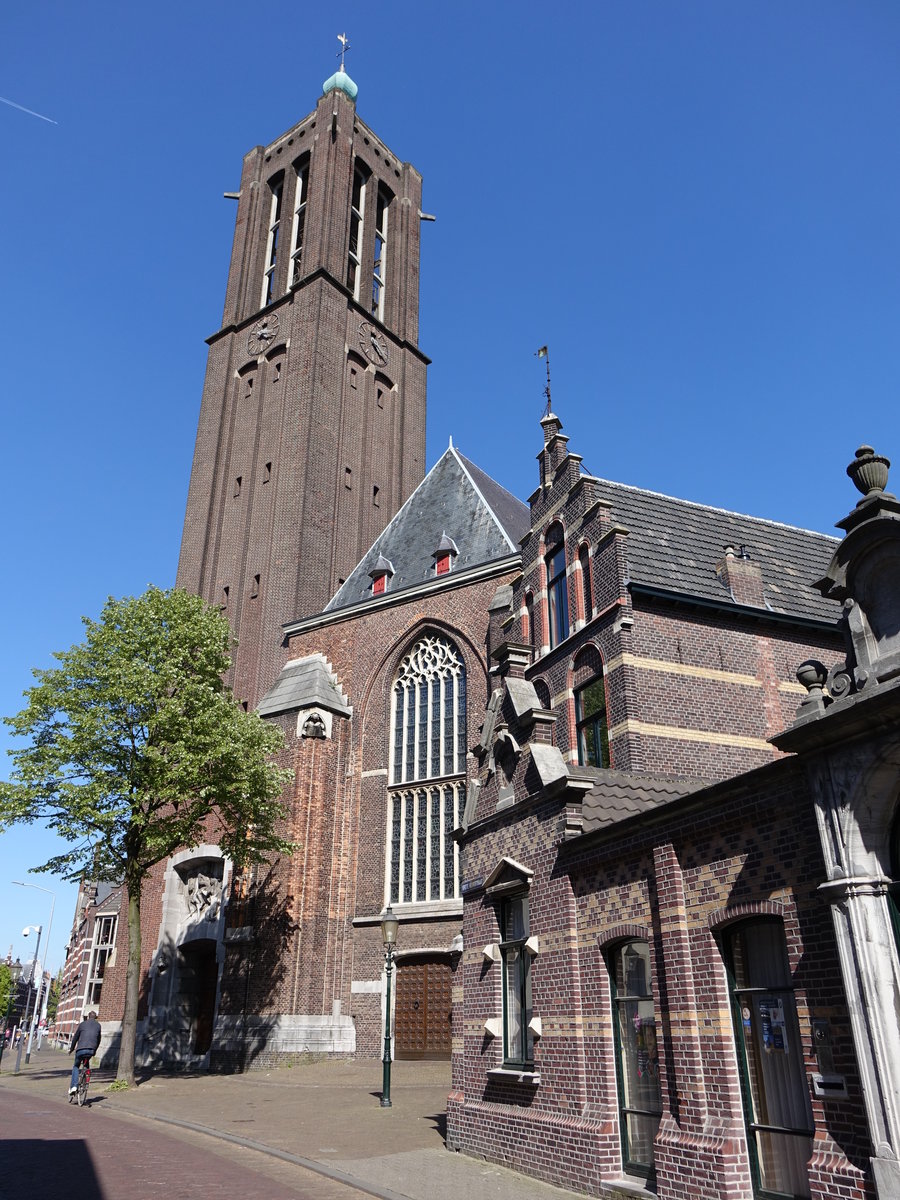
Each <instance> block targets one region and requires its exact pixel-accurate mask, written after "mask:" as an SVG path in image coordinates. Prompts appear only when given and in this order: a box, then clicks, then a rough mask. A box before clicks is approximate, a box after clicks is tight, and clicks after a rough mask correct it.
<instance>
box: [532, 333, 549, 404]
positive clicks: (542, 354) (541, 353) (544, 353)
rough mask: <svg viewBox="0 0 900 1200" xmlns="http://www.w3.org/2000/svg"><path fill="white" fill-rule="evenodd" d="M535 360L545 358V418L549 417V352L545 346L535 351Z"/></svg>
mask: <svg viewBox="0 0 900 1200" xmlns="http://www.w3.org/2000/svg"><path fill="white" fill-rule="evenodd" d="M535 358H546V360H547V386H546V387H545V388H544V395H545V396H546V397H547V411H546V412H545V413H544V416H545V417H549V416H550V410H551V406H550V351H549V350H548V349H547V347H546V346H541V348H540V350H536V351H535Z"/></svg>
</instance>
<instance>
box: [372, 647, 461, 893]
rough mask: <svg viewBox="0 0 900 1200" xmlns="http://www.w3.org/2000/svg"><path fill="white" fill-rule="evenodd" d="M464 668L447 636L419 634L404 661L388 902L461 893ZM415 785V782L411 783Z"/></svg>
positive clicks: (395, 732)
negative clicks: (458, 837) (455, 836)
mask: <svg viewBox="0 0 900 1200" xmlns="http://www.w3.org/2000/svg"><path fill="white" fill-rule="evenodd" d="M466 749H467V747H466V669H465V664H464V663H463V660H462V656H461V654H460V653H459V651H458V650H457V648H456V647H455V646H454V645H453V643H452V642H451V641H449V640H448V639H447V638H444V637H441V636H439V635H436V634H428V635H426V636H425V637H423V638H420V639H419V641H418V642H416V644H415V645H414V646H413V647H412V649H411V650H410V651H409V653H408V654H407V655H405V657H404V659H403V661H402V662H401V664H400V670H399V671H398V672H397V678H396V681H395V683H394V689H393V704H392V712H391V752H392V754H391V757H392V762H391V774H390V779H391V786H390V789H389V791H388V828H387V835H388V855H387V859H388V878H387V898H388V902H389V903H391V904H415V903H422V902H425V901H429V900H452V899H455V898H456V897H457V896H458V894H459V865H458V857H459V856H458V851H457V848H456V844H455V842H454V841H453V840H452V838H451V836H450V835H451V834H452V832H453V830H454V829H455V828H456V826H457V824H458V823H459V816H460V811H461V807H462V802H463V796H464V791H465V771H466ZM410 785H415V786H410Z"/></svg>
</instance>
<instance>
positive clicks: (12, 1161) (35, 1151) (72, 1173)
mask: <svg viewBox="0 0 900 1200" xmlns="http://www.w3.org/2000/svg"><path fill="white" fill-rule="evenodd" d="M12 1181H15V1193H13V1192H7V1191H6V1190H5V1185H6V1183H9V1182H12ZM13 1194H15V1195H16V1196H65V1197H66V1200H104V1196H103V1189H102V1187H101V1186H100V1180H99V1179H98V1178H97V1175H96V1172H95V1171H94V1164H93V1163H92V1162H91V1156H90V1152H89V1151H88V1148H87V1146H86V1145H85V1144H84V1142H78V1141H70V1140H65V1141H44V1140H43V1139H37V1138H10V1139H4V1141H3V1180H2V1181H0V1196H12V1195H13Z"/></svg>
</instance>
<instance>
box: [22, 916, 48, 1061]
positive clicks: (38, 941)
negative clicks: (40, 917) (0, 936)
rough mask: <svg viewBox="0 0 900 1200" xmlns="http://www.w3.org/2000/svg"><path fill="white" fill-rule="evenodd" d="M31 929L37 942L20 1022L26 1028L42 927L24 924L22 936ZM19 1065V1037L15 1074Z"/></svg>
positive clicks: (26, 935)
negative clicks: (23, 1018)
mask: <svg viewBox="0 0 900 1200" xmlns="http://www.w3.org/2000/svg"><path fill="white" fill-rule="evenodd" d="M32 929H33V930H34V931H35V933H36V934H37V943H36V945H35V947H34V961H33V962H32V964H31V975H30V976H29V979H28V998H27V999H26V1001H25V1020H24V1021H23V1022H22V1029H26V1028H27V1027H28V1011H29V1009H30V1008H31V989H32V988H33V986H34V969H35V967H36V966H37V965H38V956H39V954H40V950H41V933H42V928H41V926H40V925H26V926H25V928H24V929H23V930H22V937H28V934H29V932H30V931H31V930H32ZM26 1061H27V1060H26ZM21 1066H22V1039H21V1038H19V1045H18V1049H17V1050H16V1074H17V1075H18V1073H19V1070H20V1069H21Z"/></svg>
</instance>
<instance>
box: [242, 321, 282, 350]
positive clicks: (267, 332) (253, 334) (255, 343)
mask: <svg viewBox="0 0 900 1200" xmlns="http://www.w3.org/2000/svg"><path fill="white" fill-rule="evenodd" d="M277 333H278V313H272V314H271V316H268V317H260V319H259V320H258V321H257V322H256V324H255V325H254V326H253V328H252V329H251V330H250V333H249V336H248V337H247V350H248V351H249V353H250V354H265V352H266V351H267V350H268V348H269V347H270V346H271V345H272V343H273V342H274V341H275V337H276V335H277Z"/></svg>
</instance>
